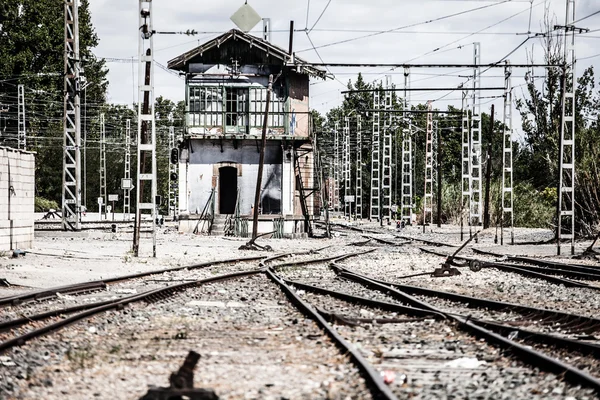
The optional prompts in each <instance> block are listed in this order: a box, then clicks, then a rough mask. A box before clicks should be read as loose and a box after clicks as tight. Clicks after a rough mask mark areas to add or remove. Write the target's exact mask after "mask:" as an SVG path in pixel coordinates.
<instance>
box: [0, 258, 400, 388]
mask: <svg viewBox="0 0 600 400" xmlns="http://www.w3.org/2000/svg"><path fill="white" fill-rule="evenodd" d="M369 251H371V250H369ZM369 251H367V252H369ZM367 252H360V253H346V254H342V255H337V256H330V257H321V258H311V259H302V260H296V261H288V262H284V263H280V264H277V266H276V267H277V268H279V267H281V268H284V267H299V266H306V265H310V264H318V263H327V262H330V261H334V260H343V259H347V258H349V257H355V256H358V255H361V254H366V253H367ZM284 256H285V255H279V256H274V257H270V258H264V257H260V259H261V260H260V262H259V263H258V264H259V265H258V266H259V268H258V269H251V270H247V271H240V272H234V273H228V274H222V275H217V276H212V277H210V278H205V279H200V280H192V281H186V282H183V283H178V284H175V285H168V286H166V287H162V288H158V289H152V290H148V291H145V292H143V293H139V294H134V295H131V296H125V297H123V298H119V299H114V300H110V301H104V302H98V303H92V304H85V305H78V306H75V307H70V308H66V309H62V310H55V311H52V312H49V313H48V312H47V313H42V314H39V315H30V316H27V317H26V318H24V319H16V320H12V321H6V322H5V323H4V324H2V328H3V329H4V330H7V329H11V328H14V327H15V326H20V325H22V324H23V323H24V322H25V321H29V322H32V321H36V322H41V321H48V320H49V321H50V323H48V324H46V325H44V326H42V327H39V328H35V329H33V330H30V331H27V332H26V333H23V334H20V335H18V336H16V337H12V338H10V339H7V340H4V341H3V342H2V343H0V352H6V351H8V350H9V349H11V348H14V347H15V346H22V345H24V344H25V343H27V342H29V341H31V340H33V339H38V338H40V337H41V336H43V335H48V334H50V333H56V332H58V331H60V330H61V329H63V328H65V327H67V326H69V325H71V324H74V323H76V322H81V321H84V320H89V319H90V318H93V317H94V318H98V315H100V314H104V313H107V312H111V311H112V312H120V311H121V310H125V309H127V308H131V307H133V306H134V305H136V304H139V303H140V302H143V303H146V304H156V303H161V302H170V301H172V299H173V298H174V297H177V296H179V297H182V295H181V294H182V293H184V292H185V295H186V298H187V297H188V296H189V297H192V298H193V294H192V293H190V291H193V290H194V289H198V288H201V287H205V286H210V285H213V284H216V283H223V282H226V281H235V280H239V279H243V278H253V279H255V278H257V277H259V276H264V277H266V278H268V279H269V280H270V281H271V282H273V283H275V284H276V285H277V286H278V287H279V288H280V289H281V291H282V292H283V293H285V295H286V296H287V297H288V298H289V300H290V302H291V303H292V304H294V305H295V306H296V307H297V308H298V310H299V311H300V312H302V313H303V314H305V315H306V317H308V318H310V319H312V320H313V321H314V322H315V323H316V324H317V325H318V326H319V327H320V328H321V329H322V330H323V331H324V335H325V336H327V337H328V338H329V339H330V340H331V341H332V343H334V344H335V345H336V346H337V347H339V348H340V350H341V354H343V355H346V354H347V355H348V357H349V358H350V360H351V361H352V362H353V363H354V365H356V368H358V370H359V371H360V372H361V374H362V376H363V377H364V379H365V380H366V382H367V387H368V388H369V389H370V390H371V392H372V396H373V398H382V399H393V398H395V397H394V396H393V394H392V393H391V392H390V390H389V388H388V387H387V385H385V383H383V380H382V378H381V376H380V375H379V372H377V371H375V370H374V369H373V368H372V367H371V366H370V364H369V363H367V362H366V361H365V360H364V358H363V357H362V356H361V355H360V353H359V352H358V351H357V350H356V349H354V348H353V347H352V346H351V345H350V344H348V343H347V342H346V341H345V340H344V339H343V338H341V337H340V336H339V335H338V334H337V333H336V332H335V330H334V329H333V328H332V327H331V325H329V324H328V323H327V322H326V321H325V320H324V319H323V317H322V316H320V315H319V314H318V313H316V312H315V311H314V310H312V309H311V308H310V307H306V305H305V304H303V302H302V301H301V300H299V299H298V297H297V296H296V295H295V294H294V293H293V292H292V291H290V289H289V287H288V285H287V284H286V283H285V282H283V281H282V280H281V279H280V278H279V277H278V276H277V275H276V274H275V273H274V272H273V269H272V268H271V267H268V266H267V265H268V264H272V263H273V262H274V261H275V260H278V259H281V258H283V257H284ZM287 256H290V255H287ZM255 261H257V260H255ZM220 263H222V262H220ZM207 264H208V263H207ZM130 278H131V277H129V276H128V277H120V278H119V280H121V281H122V280H123V279H130ZM136 278H137V277H136ZM115 280H116V279H115ZM28 298H29V297H28ZM59 316H60V318H61V319H60V320H58V321H55V319H56V318H58V317H59ZM65 316H66V317H65ZM342 357H344V356H342Z"/></svg>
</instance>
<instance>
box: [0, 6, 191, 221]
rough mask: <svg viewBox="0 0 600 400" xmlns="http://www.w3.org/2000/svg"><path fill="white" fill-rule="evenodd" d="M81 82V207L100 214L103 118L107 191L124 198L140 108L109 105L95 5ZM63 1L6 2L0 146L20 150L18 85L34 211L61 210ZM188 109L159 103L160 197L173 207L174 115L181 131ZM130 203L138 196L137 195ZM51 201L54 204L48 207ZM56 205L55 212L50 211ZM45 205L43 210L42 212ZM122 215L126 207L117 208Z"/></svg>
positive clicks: (1, 34)
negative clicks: (97, 51)
mask: <svg viewBox="0 0 600 400" xmlns="http://www.w3.org/2000/svg"><path fill="white" fill-rule="evenodd" d="M79 31H80V53H81V65H82V69H83V72H82V81H81V87H82V90H81V125H82V126H81V131H82V142H83V144H84V150H82V155H81V156H82V162H84V161H85V162H84V165H83V166H82V180H83V182H82V183H84V185H83V189H82V202H83V205H84V206H85V207H86V208H87V209H89V210H95V209H97V201H96V198H97V197H98V195H99V192H100V175H99V165H100V143H99V139H100V115H101V114H104V119H105V131H106V139H107V144H106V168H107V171H106V172H107V173H106V178H107V191H108V193H118V194H120V198H122V191H121V189H120V187H121V178H122V177H123V175H124V153H125V146H124V143H125V126H126V120H128V119H130V120H131V138H132V140H131V143H132V150H131V151H132V158H131V168H132V171H131V172H132V178H133V179H134V180H135V174H136V167H135V166H136V148H135V143H136V136H137V117H136V111H137V105H134V104H132V105H128V106H125V105H116V104H109V103H107V102H106V90H107V87H108V81H107V80H106V76H107V73H108V68H107V66H106V64H105V61H104V60H102V59H98V58H97V57H96V56H95V55H94V53H93V49H94V47H96V46H97V45H98V43H99V38H98V36H97V35H96V33H95V30H94V27H93V25H92V22H91V16H90V12H89V0H81V2H80V5H79ZM63 57H64V1H63V0H3V1H2V2H1V3H0V60H2V61H0V109H4V108H6V109H8V113H7V114H3V116H4V117H6V116H7V115H8V118H2V119H0V133H1V135H0V145H5V146H16V138H17V131H18V128H17V86H18V85H19V84H23V85H24V87H25V102H26V113H27V121H26V122H27V127H26V129H27V136H28V140H27V142H28V143H27V147H28V150H32V151H35V152H36V153H37V155H36V196H37V197H38V198H39V200H38V201H37V203H36V209H38V208H39V209H47V208H57V209H58V208H60V207H57V206H56V205H57V204H60V202H61V201H62V174H61V172H60V171H62V169H63V168H62V163H63V152H62V138H63V126H62V118H63V107H64V103H63V99H64V82H63V71H64V59H63ZM184 109H185V107H184V103H183V102H179V103H177V104H176V103H174V102H173V101H171V100H168V99H164V98H161V97H159V98H157V99H156V101H155V111H156V115H157V121H156V127H157V155H158V159H157V168H158V171H157V172H158V185H159V187H158V194H159V195H161V197H162V199H163V205H162V212H163V213H165V212H166V211H167V202H168V162H169V161H168V159H169V149H168V144H169V143H168V135H169V125H170V124H171V122H170V121H169V119H168V116H169V114H172V115H173V119H174V120H173V125H174V126H175V132H176V134H177V133H180V132H181V129H182V126H183V118H184ZM131 194H132V202H134V201H135V191H132V193H131ZM49 202H50V203H49ZM50 205H52V206H53V207H50ZM38 206H39V207H38ZM117 208H118V210H120V208H121V207H120V206H118V207H117Z"/></svg>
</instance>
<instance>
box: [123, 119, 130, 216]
mask: <svg viewBox="0 0 600 400" xmlns="http://www.w3.org/2000/svg"><path fill="white" fill-rule="evenodd" d="M123 179H124V181H125V182H129V183H131V120H130V119H128V120H127V122H126V125H125V174H124V177H123ZM121 186H126V185H121ZM129 186H131V185H129ZM130 218H131V189H127V188H124V189H123V219H124V220H125V221H129V219H130Z"/></svg>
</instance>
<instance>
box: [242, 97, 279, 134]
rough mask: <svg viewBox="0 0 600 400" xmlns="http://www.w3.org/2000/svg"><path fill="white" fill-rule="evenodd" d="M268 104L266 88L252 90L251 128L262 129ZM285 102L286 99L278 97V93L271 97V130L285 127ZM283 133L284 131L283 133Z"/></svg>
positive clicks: (269, 122) (269, 119)
mask: <svg viewBox="0 0 600 400" xmlns="http://www.w3.org/2000/svg"><path fill="white" fill-rule="evenodd" d="M266 104H267V89H265V88H250V126H251V127H255V128H258V127H262V125H263V120H264V114H265V108H266ZM284 111H285V102H284V99H283V98H281V97H279V96H277V92H276V91H273V93H272V96H271V104H270V105H269V118H268V124H269V128H279V129H282V128H284V127H285V118H284V115H285V112H284ZM281 133H283V131H281Z"/></svg>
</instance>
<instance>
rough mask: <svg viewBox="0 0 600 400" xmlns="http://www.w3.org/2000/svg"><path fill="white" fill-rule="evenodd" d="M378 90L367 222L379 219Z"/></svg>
mask: <svg viewBox="0 0 600 400" xmlns="http://www.w3.org/2000/svg"><path fill="white" fill-rule="evenodd" d="M378 89H379V88H377V87H376V88H375V90H374V91H373V109H374V110H375V111H374V112H373V136H372V142H371V195H370V199H371V204H370V207H369V221H379V219H380V214H379V213H380V206H381V204H380V193H379V189H380V179H379V178H380V173H381V164H380V152H379V135H380V124H379V123H380V113H379V109H380V108H381V99H380V95H379V90H378Z"/></svg>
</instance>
